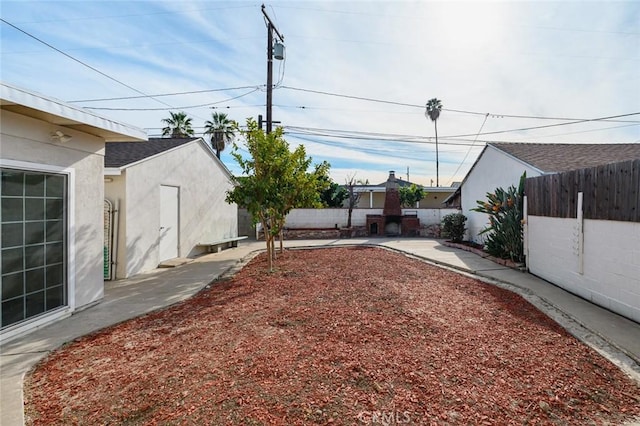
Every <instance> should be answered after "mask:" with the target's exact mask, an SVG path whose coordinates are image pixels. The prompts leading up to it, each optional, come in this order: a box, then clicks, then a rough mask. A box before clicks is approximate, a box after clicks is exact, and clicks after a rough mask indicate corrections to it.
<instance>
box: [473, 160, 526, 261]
mask: <svg viewBox="0 0 640 426" xmlns="http://www.w3.org/2000/svg"><path fill="white" fill-rule="evenodd" d="M526 178H527V174H526V172H525V173H523V174H522V176H521V177H520V183H519V185H518V188H517V189H516V187H515V186H513V185H512V186H510V187H509V188H508V189H507V190H506V191H505V190H504V189H502V188H496V190H495V191H494V192H493V193H490V192H488V193H487V201H482V200H478V201H477V204H478V206H477V207H476V208H474V209H471V210H473V211H476V212H480V213H486V214H488V215H489V226H488V227H486V228H485V229H483V230H482V231H481V232H480V235H482V234H487V241H486V244H485V247H486V250H487V252H489V254H491V255H493V256H496V257H500V258H503V259H511V260H513V261H515V262H522V261H523V260H524V247H523V236H522V219H523V211H522V210H523V204H524V183H525V180H526Z"/></svg>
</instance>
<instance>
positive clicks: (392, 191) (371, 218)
mask: <svg viewBox="0 0 640 426" xmlns="http://www.w3.org/2000/svg"><path fill="white" fill-rule="evenodd" d="M419 229H420V219H418V217H417V214H413V215H403V214H402V208H401V205H400V185H399V184H398V181H397V180H396V174H395V171H393V170H391V171H390V172H389V178H388V179H387V182H386V184H385V196H384V209H383V210H382V214H381V215H379V214H368V215H367V233H368V235H369V236H376V235H378V236H387V237H399V236H404V237H408V236H416V235H418V230H419Z"/></svg>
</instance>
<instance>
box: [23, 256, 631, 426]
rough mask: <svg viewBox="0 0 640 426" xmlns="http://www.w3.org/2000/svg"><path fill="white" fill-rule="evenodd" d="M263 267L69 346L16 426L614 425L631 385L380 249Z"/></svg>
mask: <svg viewBox="0 0 640 426" xmlns="http://www.w3.org/2000/svg"><path fill="white" fill-rule="evenodd" d="M278 267H279V270H278V271H277V272H276V273H273V274H266V273H265V270H266V259H265V258H264V256H258V257H256V258H255V259H254V260H252V261H251V263H250V264H249V265H248V266H247V267H245V268H244V269H243V270H241V271H240V272H239V273H238V274H237V275H236V276H235V277H234V278H233V279H231V280H229V281H225V282H221V283H218V284H216V285H214V286H213V287H212V288H210V289H207V290H205V291H203V292H201V293H200V294H198V295H197V296H195V297H194V298H192V299H190V300H188V301H186V302H183V303H180V304H178V305H175V306H172V307H170V308H168V309H165V310H162V311H159V312H155V313H153V314H149V315H146V316H144V317H140V318H137V319H135V320H132V321H128V322H126V323H123V324H120V325H118V326H115V327H112V328H109V329H107V330H104V331H102V332H99V333H96V334H94V335H91V336H87V337H85V338H82V339H79V340H78V341H76V342H73V343H72V344H69V345H67V346H66V347H64V348H62V349H60V350H58V351H56V352H54V353H53V354H51V355H50V356H49V357H48V358H47V359H46V360H44V361H43V362H42V363H41V364H39V365H38V366H37V367H36V368H35V370H34V371H33V372H32V373H31V374H30V375H29V376H28V377H27V378H26V380H25V403H26V413H27V423H28V424H34V425H44V424H46V425H50V424H120V423H126V424H216V425H222V424H238V425H240V424H243V425H246V424H282V425H289V424H318V423H319V424H327V423H331V424H376V423H377V424H385V423H384V422H386V424H400V423H405V424H407V423H409V424H442V425H449V424H465V425H466V424H621V423H623V422H624V421H625V420H628V419H631V418H633V417H634V416H639V415H640V406H639V401H638V399H637V398H638V397H637V395H638V394H640V389H639V387H638V385H637V384H635V383H634V382H632V381H630V380H629V379H628V378H627V377H626V376H625V375H624V374H622V373H621V372H620V371H619V370H618V369H617V368H616V367H615V366H614V365H612V364H611V363H610V362H608V361H607V360H605V359H603V358H602V357H601V356H600V355H598V354H597V353H596V352H595V351H593V350H592V349H590V348H589V347H587V346H585V345H583V344H582V343H580V342H579V341H577V340H576V339H575V338H574V337H572V336H570V335H569V334H568V333H567V332H565V331H564V330H563V329H562V328H561V327H559V326H558V325H557V324H556V323H554V322H553V321H551V320H550V319H549V318H548V317H546V316H545V315H544V314H542V313H541V312H540V311H538V310H537V309H536V308H534V307H533V306H532V305H530V304H529V303H528V302H526V301H525V300H524V299H522V298H521V297H520V296H517V295H515V294H513V293H510V292H508V291H505V290H503V289H499V288H496V287H493V286H491V285H487V284H484V283H482V282H480V281H477V280H474V279H471V278H468V277H465V276H461V275H459V274H456V273H453V272H450V271H447V270H443V269H440V268H437V267H434V266H431V265H427V264H424V263H422V262H420V261H417V260H413V259H409V258H407V257H404V256H402V255H400V254H397V253H393V252H389V251H386V250H382V249H375V248H364V247H353V248H332V249H319V250H302V251H289V252H286V253H285V254H284V256H282V257H280V258H279V260H278Z"/></svg>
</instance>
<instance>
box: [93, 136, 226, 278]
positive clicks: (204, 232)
mask: <svg viewBox="0 0 640 426" xmlns="http://www.w3.org/2000/svg"><path fill="white" fill-rule="evenodd" d="M104 180H105V183H104V185H105V196H106V198H107V200H109V201H110V202H111V203H112V204H113V205H114V207H116V206H117V208H116V210H117V212H118V215H117V220H115V221H114V229H118V232H117V234H116V235H115V238H114V240H113V241H114V243H115V244H113V250H114V251H115V253H114V254H115V256H114V255H112V256H111V258H112V259H113V260H112V261H115V266H116V268H115V272H116V273H115V276H116V278H126V277H130V276H132V275H135V274H138V273H140V272H145V271H149V270H151V269H154V268H157V267H158V265H159V264H160V263H161V262H163V261H166V260H168V259H173V258H178V257H192V256H194V255H197V254H200V253H203V252H205V251H206V250H207V247H205V246H201V245H199V244H200V243H212V242H215V241H220V240H223V239H227V238H233V237H237V236H238V209H237V206H236V205H235V204H228V203H227V202H226V201H225V197H226V192H227V190H229V189H231V188H232V185H233V184H232V176H231V174H230V173H229V170H227V168H226V167H225V166H224V164H223V163H222V162H221V161H220V160H218V158H216V155H215V153H214V152H213V151H212V149H211V148H210V147H209V145H208V144H207V143H206V142H205V141H204V140H203V139H202V138H195V137H191V138H151V139H149V141H148V142H143V143H108V144H107V147H106V154H105V173H104Z"/></svg>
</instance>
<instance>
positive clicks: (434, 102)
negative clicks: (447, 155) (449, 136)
mask: <svg viewBox="0 0 640 426" xmlns="http://www.w3.org/2000/svg"><path fill="white" fill-rule="evenodd" d="M441 110H442V102H440V100H439V99H438V98H433V99H430V100H429V102H427V111H426V112H425V115H426V116H427V117H429V118H430V119H431V121H433V125H434V126H435V128H436V186H440V177H439V171H438V168H439V163H438V123H437V121H438V117H440V111H441Z"/></svg>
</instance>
